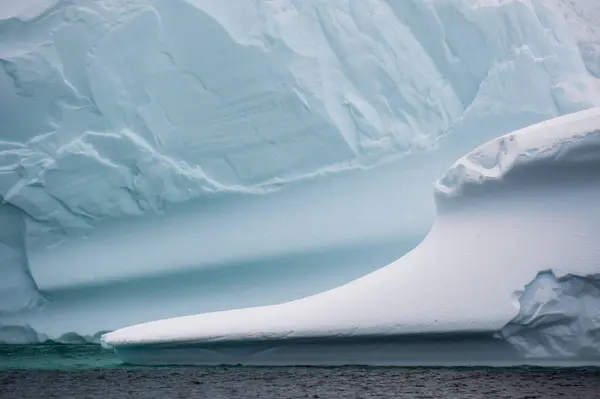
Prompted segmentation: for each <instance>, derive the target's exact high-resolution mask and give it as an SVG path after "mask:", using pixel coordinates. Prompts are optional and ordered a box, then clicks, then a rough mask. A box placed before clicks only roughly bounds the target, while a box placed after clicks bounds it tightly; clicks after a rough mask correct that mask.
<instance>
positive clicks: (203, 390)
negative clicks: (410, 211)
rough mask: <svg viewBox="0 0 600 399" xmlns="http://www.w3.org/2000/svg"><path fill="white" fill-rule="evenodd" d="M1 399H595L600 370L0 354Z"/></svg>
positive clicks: (85, 352)
mask: <svg viewBox="0 0 600 399" xmlns="http://www.w3.org/2000/svg"><path fill="white" fill-rule="evenodd" d="M0 398H19V399H20V398H211V399H229V398H231V399H234V398H266V399H267V398H268V399H270V398H273V399H285V398H486V399H487V398H580V399H586V398H590V399H592V398H594V399H596V398H598V399H600V369H540V368H473V369H471V368H383V367H381V368H379V367H332V368H321V367H133V366H128V365H123V364H121V363H120V362H119V360H118V359H117V358H115V357H114V356H113V354H112V353H111V352H110V351H105V350H103V349H101V348H100V347H98V346H91V345H90V346H87V345H82V346H75V345H71V346H69V345H44V346H4V347H3V346H0Z"/></svg>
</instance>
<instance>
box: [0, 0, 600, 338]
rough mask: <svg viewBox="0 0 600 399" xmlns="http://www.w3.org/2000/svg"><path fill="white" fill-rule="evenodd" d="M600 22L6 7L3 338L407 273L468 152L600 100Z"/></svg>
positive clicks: (378, 0)
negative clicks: (436, 198) (392, 268)
mask: <svg viewBox="0 0 600 399" xmlns="http://www.w3.org/2000/svg"><path fill="white" fill-rule="evenodd" d="M599 32H600V6H599V5H598V2H597V1H596V0H511V1H500V0H435V1H432V0H402V1H385V0H364V1H350V0H278V1H271V0H269V1H267V0H258V1H252V2H247V1H242V2H240V1H239V0H139V1H118V0H18V1H16V0H15V1H9V0H4V1H2V4H1V5H0V122H1V123H0V203H1V205H0V207H2V210H0V214H4V213H5V211H4V209H9V210H10V211H7V212H10V213H11V214H14V215H13V216H10V218H11V221H10V222H6V223H5V222H4V221H3V220H4V219H0V220H2V225H0V229H1V230H2V231H1V232H0V243H1V245H2V246H1V247H0V259H4V260H0V261H1V262H3V263H2V270H1V272H2V275H1V276H0V341H11V342H12V341H15V340H17V341H18V340H21V339H22V337H24V336H26V337H33V338H32V340H33V341H39V340H45V339H53V340H60V341H71V340H73V339H74V340H75V341H80V340H82V339H84V340H85V339H92V340H93V339H96V338H95V337H98V333H99V332H101V331H105V330H112V329H116V328H120V327H123V326H126V325H130V324H133V323H141V322H145V321H149V320H155V319H159V318H167V317H175V316H183V315H187V314H195V313H201V312H208V311H218V310H225V309H232V308H238V307H242V306H258V305H268V304H275V303H281V302H284V301H289V300H292V299H297V298H301V297H305V296H308V295H312V294H315V293H318V292H322V291H325V290H328V289H331V288H333V287H336V286H340V285H342V284H345V283H348V282H349V281H352V280H354V279H356V278H358V277H360V276H363V275H365V274H367V273H369V272H372V271H374V270H376V269H378V268H380V267H382V266H384V265H386V264H388V263H389V262H391V261H393V260H394V259H397V258H399V257H400V256H402V255H403V254H405V253H406V252H408V251H409V250H411V249H412V248H414V246H415V245H417V244H418V243H419V242H420V241H421V240H422V239H423V237H424V236H425V235H426V233H427V231H428V230H429V229H430V228H431V225H432V223H433V220H434V217H435V208H434V202H433V200H432V198H431V196H430V187H431V184H433V182H434V181H435V180H436V179H437V178H439V176H440V175H441V174H442V173H443V172H444V171H445V170H447V168H448V167H449V166H450V165H451V163H452V162H453V161H454V160H456V159H457V158H459V157H460V156H462V155H463V154H465V153H467V152H468V151H470V150H472V149H473V148H475V147H477V146H479V145H481V144H482V143H485V142H487V141H489V140H491V139H493V138H496V137H498V136H500V135H502V134H506V133H508V132H510V131H513V130H515V129H518V128H521V127H524V126H527V125H530V124H532V123H536V122H540V121H543V120H546V119H549V118H553V117H556V116H560V115H563V114H567V113H570V112H574V111H579V110H582V109H587V108H590V107H593V106H598V105H600V90H599V89H598V87H599V85H598V82H599V77H600V56H599V54H600V39H599V38H600V35H599ZM3 217H4V216H0V218H3ZM19 220H20V222H19ZM21 223H22V224H21ZM465 223H467V222H466V221H465ZM5 226H6V227H5ZM5 234H8V235H9V236H10V237H13V238H11V239H10V243H9V244H6V242H5V241H4V238H3V237H4V236H5ZM15 234H16V236H15ZM7 246H8V249H7V248H6V247H7ZM7 257H9V258H10V261H6V260H5V259H8V258H7ZM15 331H28V332H29V333H27V334H21V335H19V334H17V335H16V336H15V334H14V332H15ZM6 337H8V338H6ZM28 339H29V338H28Z"/></svg>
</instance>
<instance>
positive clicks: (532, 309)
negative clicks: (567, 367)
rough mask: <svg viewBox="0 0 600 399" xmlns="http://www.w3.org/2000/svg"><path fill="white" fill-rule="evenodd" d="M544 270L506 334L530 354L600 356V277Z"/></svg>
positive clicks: (528, 290)
mask: <svg viewBox="0 0 600 399" xmlns="http://www.w3.org/2000/svg"><path fill="white" fill-rule="evenodd" d="M598 277H599V276H598V275H595V276H594V275H591V276H584V277H580V276H573V275H567V276H563V277H561V278H557V277H556V276H555V275H554V273H552V272H542V273H540V274H539V275H538V276H537V277H536V278H535V279H534V280H533V281H532V282H531V283H530V284H528V285H527V286H526V287H525V290H524V292H523V295H522V296H521V298H520V299H519V303H520V308H519V315H518V316H517V317H516V318H515V319H514V320H512V321H511V322H510V323H509V324H508V325H507V326H506V327H504V328H503V329H502V332H501V334H502V336H503V337H504V338H505V339H506V340H507V341H508V342H510V344H511V345H513V346H515V347H516V348H518V350H519V351H520V352H521V353H522V354H523V355H524V356H526V357H529V358H538V359H539V358H550V359H557V358H565V357H571V358H577V357H579V358H583V359H586V358H589V359H597V358H600V278H598Z"/></svg>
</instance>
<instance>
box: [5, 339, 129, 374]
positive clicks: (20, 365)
mask: <svg viewBox="0 0 600 399" xmlns="http://www.w3.org/2000/svg"><path fill="white" fill-rule="evenodd" d="M122 366H123V364H122V362H121V361H120V360H119V359H118V358H117V357H116V356H115V354H114V352H113V351H111V350H107V349H104V348H102V347H101V346H100V345H91V344H90V345H64V344H52V345H48V344H45V345H0V371H1V370H72V369H90V368H107V367H122Z"/></svg>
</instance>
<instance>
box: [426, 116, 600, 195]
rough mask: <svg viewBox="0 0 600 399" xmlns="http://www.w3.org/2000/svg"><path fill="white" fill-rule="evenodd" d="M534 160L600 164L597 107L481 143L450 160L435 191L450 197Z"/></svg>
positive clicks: (532, 164)
mask: <svg viewBox="0 0 600 399" xmlns="http://www.w3.org/2000/svg"><path fill="white" fill-rule="evenodd" d="M540 165H542V166H543V167H545V168H553V170H556V169H557V168H563V169H567V170H568V168H570V167H574V166H575V167H576V166H580V167H583V168H594V167H597V166H598V165H600V107H595V108H591V109H589V110H585V111H582V112H579V113H573V114H569V115H565V116H562V117H559V118H555V119H551V120H547V121H545V122H542V123H539V124H536V125H532V126H528V127H526V128H523V129H521V130H518V131H516V132H513V133H509V134H507V135H504V136H502V137H499V138H497V139H496V140H492V141H490V142H488V143H486V144H484V145H482V146H481V147H479V148H477V149H476V150H474V151H472V152H470V153H469V154H467V155H466V156H464V157H463V158H461V159H459V160H458V161H457V162H456V163H455V164H454V165H452V167H451V168H450V169H449V170H448V172H447V173H446V174H445V175H444V177H442V178H441V179H440V180H439V181H438V182H437V183H436V185H435V189H436V196H437V197H438V198H440V199H442V198H444V197H456V196H459V195H460V194H461V193H463V191H464V190H465V189H466V188H467V187H468V186H472V185H484V184H490V183H493V182H499V181H502V180H503V179H506V178H507V176H508V175H515V174H519V173H521V172H523V171H526V170H527V169H528V168H539V167H540ZM547 183H548V184H551V185H552V184H556V181H555V180H554V179H553V180H548V181H547Z"/></svg>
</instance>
